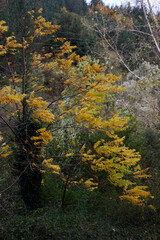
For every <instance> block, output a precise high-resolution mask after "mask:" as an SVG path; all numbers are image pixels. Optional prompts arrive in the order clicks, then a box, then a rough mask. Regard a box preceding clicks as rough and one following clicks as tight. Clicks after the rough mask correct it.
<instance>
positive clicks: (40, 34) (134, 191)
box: [0, 9, 150, 209]
mask: <svg viewBox="0 0 160 240" xmlns="http://www.w3.org/2000/svg"><path fill="white" fill-rule="evenodd" d="M41 13H42V9H40V10H39V11H38V16H37V17H36V14H35V13H34V11H31V12H29V14H30V16H31V23H32V25H31V26H30V28H29V31H28V33H27V35H25V36H24V37H23V39H22V38H20V41H18V40H17V39H16V38H15V36H14V35H12V36H9V37H6V36H5V33H6V32H7V29H8V28H7V26H6V25H5V22H4V21H1V22H0V37H1V45H0V55H1V58H3V69H4V71H3V72H2V74H1V78H2V79H5V81H4V82H5V83H4V84H3V85H2V86H1V90H0V105H1V110H3V111H2V113H1V115H0V119H1V120H2V122H3V123H4V125H5V126H6V128H5V129H8V130H9V131H10V133H9V132H8V134H9V138H8V139H6V137H5V132H4V129H3V131H2V134H3V135H4V141H5V140H7V141H8V144H5V143H4V144H3V146H2V148H1V157H3V158H5V157H9V156H10V155H12V156H13V158H14V161H13V164H12V167H13V171H14V174H15V175H17V176H18V182H19V186H20V191H21V196H22V199H23V200H24V202H25V204H26V206H27V207H28V208H30V209H36V208H38V207H40V206H41V181H42V174H43V172H45V171H46V170H47V169H50V171H51V172H53V174H60V177H62V176H63V169H62V168H61V164H58V163H57V161H56V159H54V158H49V159H47V155H48V153H47V151H46V150H47V148H46V146H47V144H48V143H49V142H51V141H52V140H53V136H52V132H55V131H57V130H58V129H59V127H60V128H61V122H63V121H64V120H65V119H67V118H70V119H72V124H71V125H66V126H65V128H69V129H71V128H76V126H78V127H79V128H81V127H83V128H84V129H86V131H91V132H93V131H98V132H102V133H103V134H105V135H106V136H107V138H108V141H105V139H101V137H100V139H98V141H96V142H95V144H94V146H92V147H91V148H90V149H87V148H86V147H85V145H84V146H79V147H78V148H77V149H78V150H76V148H75V150H74V151H71V149H70V148H67V149H66V152H65V158H69V159H70V158H71V159H72V164H75V165H76V164H77V159H78V161H79V162H82V163H84V165H86V166H88V167H90V169H92V171H94V172H95V173H96V172H100V171H104V172H106V176H107V181H109V182H111V183H112V184H114V185H115V186H119V187H122V188H123V189H124V195H123V196H121V198H123V199H128V200H131V201H132V202H133V203H136V204H140V205H142V204H143V202H144V199H145V198H146V197H148V196H150V192H148V191H146V188H147V187H146V186H137V185H136V186H135V187H133V186H134V185H135V184H136V182H135V179H136V178H141V177H149V176H148V175H146V174H144V173H145V172H146V170H141V169H140V166H139V165H138V166H137V167H136V165H137V163H138V162H139V160H140V156H139V154H138V153H137V152H135V150H131V149H128V148H127V147H126V146H125V145H124V144H123V140H124V138H119V137H118V135H117V132H118V131H122V130H124V129H125V128H126V127H127V121H128V118H126V117H121V116H120V115H119V114H118V113H115V112H114V113H110V114H108V116H106V115H105V114H104V109H105V104H106V102H107V101H108V99H109V95H110V93H112V92H117V91H122V90H123V89H122V88H120V87H118V86H117V85H116V81H118V79H119V77H116V76H114V75H112V74H106V73H105V72H104V71H105V67H102V66H101V65H100V64H98V62H97V61H92V60H89V59H87V58H86V57H82V58H81V57H80V56H79V55H77V54H76V53H75V52H73V49H75V46H70V43H69V42H67V41H66V42H64V39H63V38H55V37H54V35H55V32H56V31H57V30H58V29H59V27H60V26H58V25H52V23H51V22H47V21H46V20H45V19H44V18H43V17H42V15H41ZM50 37H51V38H53V39H54V41H55V42H57V41H60V42H62V44H61V46H60V48H59V50H58V51H57V49H54V46H48V44H47V43H48V42H49V40H50ZM37 45H38V46H37ZM46 71H47V72H48V74H49V73H50V72H54V78H51V79H50V80H49V83H48V86H47V87H45V86H44V83H45V79H44V74H43V73H44V72H46ZM57 79H58V82H57V85H61V88H60V91H59V92H58V93H56V95H55V96H54V95H53V92H55V90H54V91H53V90H52V86H55V85H54V84H55V81H56V80H57ZM63 127H64V126H63ZM13 143H14V144H13ZM73 145H74V144H73ZM80 166H81V164H80ZM127 176H128V177H129V178H130V179H127V178H128V177H127ZM131 179H132V180H131ZM95 180H96V179H95ZM66 181H67V180H66ZM82 181H83V180H82ZM90 183H91V184H92V183H93V182H92V181H90Z"/></svg>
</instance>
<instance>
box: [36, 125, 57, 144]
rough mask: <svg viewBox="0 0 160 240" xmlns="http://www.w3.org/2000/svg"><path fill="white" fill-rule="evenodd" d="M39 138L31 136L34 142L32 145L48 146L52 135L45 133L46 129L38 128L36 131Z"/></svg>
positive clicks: (48, 132)
mask: <svg viewBox="0 0 160 240" xmlns="http://www.w3.org/2000/svg"><path fill="white" fill-rule="evenodd" d="M36 133H37V134H39V136H32V137H31V140H32V141H34V145H36V146H37V145H41V144H44V145H46V144H48V143H49V142H50V141H52V140H53V137H52V134H51V132H50V131H47V130H46V128H40V129H38V130H37V131H36Z"/></svg>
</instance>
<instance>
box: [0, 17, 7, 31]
mask: <svg viewBox="0 0 160 240" xmlns="http://www.w3.org/2000/svg"><path fill="white" fill-rule="evenodd" d="M4 24H6V22H5V21H3V20H2V21H0V34H1V33H4V32H7V31H8V27H7V26H4Z"/></svg>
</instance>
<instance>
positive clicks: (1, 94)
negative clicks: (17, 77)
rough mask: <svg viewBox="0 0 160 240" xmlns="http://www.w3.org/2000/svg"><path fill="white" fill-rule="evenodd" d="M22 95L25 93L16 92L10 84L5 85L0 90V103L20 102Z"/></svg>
mask: <svg viewBox="0 0 160 240" xmlns="http://www.w3.org/2000/svg"><path fill="white" fill-rule="evenodd" d="M24 97H25V94H19V93H17V92H16V91H15V90H12V88H11V87H10V86H5V87H3V88H2V89H1V90H0V104H2V105H7V104H10V105H12V104H13V103H20V102H21V101H22V100H23V98H24Z"/></svg>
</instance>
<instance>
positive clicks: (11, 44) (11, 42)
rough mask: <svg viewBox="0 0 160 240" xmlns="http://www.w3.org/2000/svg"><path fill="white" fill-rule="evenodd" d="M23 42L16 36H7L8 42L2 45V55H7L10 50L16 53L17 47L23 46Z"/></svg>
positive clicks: (0, 53)
mask: <svg viewBox="0 0 160 240" xmlns="http://www.w3.org/2000/svg"><path fill="white" fill-rule="evenodd" d="M21 47H22V44H20V43H18V42H17V40H16V38H15V36H9V37H7V38H6V44H5V45H0V55H2V56H3V55H5V54H6V53H7V52H8V51H9V52H10V53H11V54H13V55H14V54H16V52H17V48H21Z"/></svg>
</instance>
